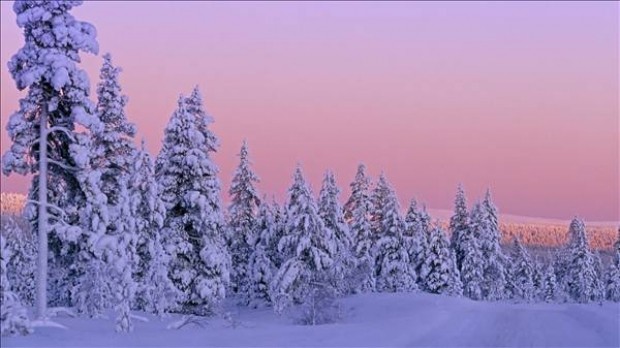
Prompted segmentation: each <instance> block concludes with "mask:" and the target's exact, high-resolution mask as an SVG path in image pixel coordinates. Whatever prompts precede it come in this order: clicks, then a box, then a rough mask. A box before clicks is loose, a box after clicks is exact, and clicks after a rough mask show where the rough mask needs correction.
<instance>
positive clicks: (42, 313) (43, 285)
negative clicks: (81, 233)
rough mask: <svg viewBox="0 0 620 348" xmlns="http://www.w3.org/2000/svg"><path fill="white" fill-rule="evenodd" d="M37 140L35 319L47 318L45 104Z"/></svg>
mask: <svg viewBox="0 0 620 348" xmlns="http://www.w3.org/2000/svg"><path fill="white" fill-rule="evenodd" d="M40 126H41V129H40V138H39V248H38V255H39V259H38V262H37V277H36V281H37V293H36V315H37V319H45V318H46V317H47V230H48V228H47V224H48V219H47V103H45V104H44V105H43V108H42V110H41V124H40Z"/></svg>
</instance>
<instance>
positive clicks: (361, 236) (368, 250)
mask: <svg viewBox="0 0 620 348" xmlns="http://www.w3.org/2000/svg"><path fill="white" fill-rule="evenodd" d="M350 186H351V197H349V200H348V201H347V203H346V204H345V206H344V217H345V219H346V220H347V221H348V222H349V226H350V230H351V239H352V252H353V257H354V258H355V263H356V265H355V272H354V280H353V283H354V284H355V289H354V291H356V292H368V291H374V290H375V283H376V281H375V257H374V255H373V249H374V243H373V241H374V237H373V235H372V230H371V225H370V214H371V212H372V205H371V200H370V179H369V178H368V176H367V175H366V166H364V165H363V164H360V165H359V166H358V167H357V173H356V174H355V179H354V180H353V182H352V183H351V184H350Z"/></svg>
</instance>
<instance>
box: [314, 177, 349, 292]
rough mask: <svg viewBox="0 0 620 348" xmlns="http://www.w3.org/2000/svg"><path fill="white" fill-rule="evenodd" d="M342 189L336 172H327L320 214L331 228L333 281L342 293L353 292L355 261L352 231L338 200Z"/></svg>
mask: <svg viewBox="0 0 620 348" xmlns="http://www.w3.org/2000/svg"><path fill="white" fill-rule="evenodd" d="M339 193H340V189H338V186H337V185H336V178H335V177H334V173H332V172H329V171H328V172H326V173H325V176H324V178H323V185H322V187H321V191H320V193H319V200H318V208H319V216H320V217H321V218H322V219H323V224H324V225H325V228H327V229H329V230H330V233H329V234H328V236H331V238H332V240H331V241H329V243H330V244H332V245H333V249H334V260H333V261H334V264H333V266H332V269H331V273H332V274H331V281H332V283H333V285H334V287H335V288H336V290H337V291H338V293H340V294H346V293H350V292H352V290H353V288H354V284H352V276H353V273H352V271H353V269H354V267H355V262H354V259H353V255H352V252H351V245H352V240H351V231H350V230H349V226H348V225H347V224H346V222H345V221H344V215H343V210H342V206H341V205H340V202H339V201H338V194H339Z"/></svg>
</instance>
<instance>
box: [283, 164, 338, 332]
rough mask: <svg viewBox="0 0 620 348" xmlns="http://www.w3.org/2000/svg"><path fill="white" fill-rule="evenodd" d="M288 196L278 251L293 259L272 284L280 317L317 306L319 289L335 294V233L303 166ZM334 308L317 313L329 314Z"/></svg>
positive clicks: (295, 175)
mask: <svg viewBox="0 0 620 348" xmlns="http://www.w3.org/2000/svg"><path fill="white" fill-rule="evenodd" d="M288 196H289V198H288V205H287V210H286V214H287V218H286V234H285V235H284V236H283V237H282V239H281V240H280V243H279V245H278V249H279V250H280V252H282V253H284V255H290V256H291V257H290V258H289V259H288V260H286V261H285V262H284V263H283V264H282V266H281V267H280V269H279V270H278V272H277V273H276V275H275V276H274V279H273V281H272V283H271V299H272V302H273V303H274V309H275V311H276V312H277V313H282V312H283V311H285V310H287V309H292V307H293V306H295V305H297V306H298V307H297V309H301V310H302V311H303V308H305V306H307V305H309V303H310V302H312V303H317V299H316V298H315V296H317V292H318V291H319V289H322V290H321V291H325V293H324V294H328V293H332V291H333V290H334V289H333V286H332V285H330V269H331V267H332V266H333V263H334V261H333V260H334V253H335V248H334V246H333V245H332V244H331V243H330V242H331V241H332V240H333V237H332V236H330V234H331V233H332V231H331V230H330V229H327V228H326V227H325V225H324V224H323V220H322V219H321V217H320V216H319V212H318V209H317V207H316V204H315V201H314V198H313V197H312V191H311V189H310V187H309V186H308V184H307V183H306V181H305V179H304V177H303V174H302V172H301V167H299V166H298V167H297V168H296V169H295V174H294V176H293V185H292V186H291V187H290V188H289V190H288ZM330 287H331V288H332V289H331V291H330V290H329V288H330ZM324 303H329V301H326V302H324ZM330 308H331V306H328V307H324V308H315V309H314V310H316V311H323V310H326V311H327V310H330ZM298 320H300V321H303V320H302V319H298ZM314 323H316V322H314Z"/></svg>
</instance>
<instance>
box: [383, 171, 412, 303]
mask: <svg viewBox="0 0 620 348" xmlns="http://www.w3.org/2000/svg"><path fill="white" fill-rule="evenodd" d="M379 185H380V186H381V187H380V188H379V189H380V190H381V191H383V190H384V191H385V192H387V193H386V194H387V196H386V197H385V198H384V199H382V202H383V205H382V206H381V212H380V216H381V221H380V225H381V229H380V230H379V231H378V233H379V239H378V240H377V242H376V244H375V251H374V255H375V257H376V259H375V266H376V274H377V290H378V291H386V292H402V291H412V290H416V289H417V285H416V279H417V275H416V273H415V270H414V268H413V267H412V265H411V262H410V261H409V253H408V251H407V247H406V243H405V237H404V231H405V222H404V221H403V219H402V217H401V216H400V206H399V204H398V200H397V198H396V194H395V193H394V191H393V190H392V188H391V187H390V185H389V184H388V183H387V180H386V179H385V177H384V176H381V179H380V180H379ZM375 207H376V205H375ZM375 210H376V209H375Z"/></svg>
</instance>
